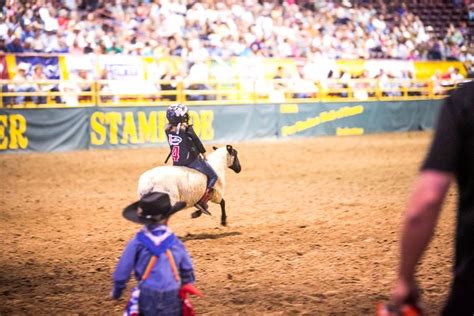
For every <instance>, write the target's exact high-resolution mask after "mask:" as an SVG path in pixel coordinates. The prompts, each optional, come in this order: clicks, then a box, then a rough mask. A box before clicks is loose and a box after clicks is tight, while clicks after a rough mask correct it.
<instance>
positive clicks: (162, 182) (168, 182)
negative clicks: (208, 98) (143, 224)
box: [138, 145, 241, 226]
mask: <svg viewBox="0 0 474 316" xmlns="http://www.w3.org/2000/svg"><path fill="white" fill-rule="evenodd" d="M214 149H215V151H214V152H212V153H211V154H209V155H208V158H207V159H208V162H209V164H210V165H211V166H212V168H214V171H215V172H216V173H217V176H218V178H217V182H216V184H215V185H214V190H213V191H212V194H211V198H210V200H209V201H210V202H213V203H216V204H219V205H220V206H221V224H222V225H223V226H225V225H226V224H227V216H226V213H225V200H224V191H225V168H226V167H227V168H230V169H232V170H233V171H234V172H236V173H239V172H240V170H241V166H240V161H239V158H238V156H237V150H235V149H234V148H233V147H232V146H231V145H227V146H225V147H220V148H216V147H214ZM206 183H207V176H206V175H205V174H203V173H202V172H199V171H197V170H194V169H191V168H188V167H180V166H160V167H156V168H153V169H150V170H148V171H145V172H144V173H143V174H142V175H141V176H140V179H139V180H138V196H139V197H140V198H141V197H142V196H143V195H144V194H146V193H149V192H163V193H167V194H168V195H169V197H170V202H171V203H172V204H175V203H177V202H185V203H186V207H185V208H189V207H192V206H194V205H195V204H196V203H197V202H198V201H199V200H200V199H201V197H202V195H203V194H204V191H205V190H206ZM200 215H201V211H199V210H198V211H196V212H194V213H193V218H194V217H198V216H200Z"/></svg>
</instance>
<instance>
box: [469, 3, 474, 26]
mask: <svg viewBox="0 0 474 316" xmlns="http://www.w3.org/2000/svg"><path fill="white" fill-rule="evenodd" d="M468 10H469V11H468V15H469V21H474V1H471V3H470V4H469V7H468Z"/></svg>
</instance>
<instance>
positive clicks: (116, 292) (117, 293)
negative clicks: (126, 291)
mask: <svg viewBox="0 0 474 316" xmlns="http://www.w3.org/2000/svg"><path fill="white" fill-rule="evenodd" d="M122 293H123V288H118V287H116V286H114V288H113V289H112V292H110V298H111V299H113V300H118V299H119V298H120V297H121V296H122Z"/></svg>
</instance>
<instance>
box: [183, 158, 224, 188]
mask: <svg viewBox="0 0 474 316" xmlns="http://www.w3.org/2000/svg"><path fill="white" fill-rule="evenodd" d="M187 167H188V168H193V169H195V170H197V171H200V172H202V173H204V174H205V175H206V176H207V188H208V189H211V188H212V187H213V186H214V184H216V182H217V174H216V172H215V171H214V169H212V167H211V165H210V164H209V163H208V162H207V161H205V160H202V159H201V158H199V157H197V158H196V159H194V160H193V162H191V163H190V164H189V165H187Z"/></svg>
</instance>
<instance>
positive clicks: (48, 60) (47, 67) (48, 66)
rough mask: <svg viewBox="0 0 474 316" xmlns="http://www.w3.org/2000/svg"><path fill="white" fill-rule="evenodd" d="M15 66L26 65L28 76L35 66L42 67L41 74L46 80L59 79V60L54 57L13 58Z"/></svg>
mask: <svg viewBox="0 0 474 316" xmlns="http://www.w3.org/2000/svg"><path fill="white" fill-rule="evenodd" d="M15 58H16V66H17V67H18V66H19V65H20V64H22V63H23V64H26V65H27V66H28V74H27V75H31V74H32V72H33V68H34V66H36V65H41V66H43V73H44V74H45V75H46V77H47V78H48V79H59V78H60V72H59V58H58V57H57V56H55V57H43V56H15Z"/></svg>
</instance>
